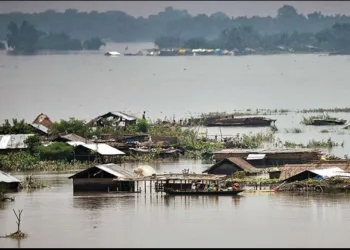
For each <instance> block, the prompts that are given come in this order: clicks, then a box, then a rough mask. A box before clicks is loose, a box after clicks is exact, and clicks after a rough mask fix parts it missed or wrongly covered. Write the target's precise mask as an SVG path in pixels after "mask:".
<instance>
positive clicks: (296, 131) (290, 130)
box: [285, 128, 303, 134]
mask: <svg viewBox="0 0 350 250" xmlns="http://www.w3.org/2000/svg"><path fill="white" fill-rule="evenodd" d="M285 131H286V133H295V134H299V133H302V132H303V131H302V130H301V129H300V128H292V129H285Z"/></svg>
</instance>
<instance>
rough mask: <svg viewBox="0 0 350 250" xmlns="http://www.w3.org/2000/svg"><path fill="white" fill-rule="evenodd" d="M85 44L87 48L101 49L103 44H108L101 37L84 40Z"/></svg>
mask: <svg viewBox="0 0 350 250" xmlns="http://www.w3.org/2000/svg"><path fill="white" fill-rule="evenodd" d="M83 46H84V49H86V50H99V49H100V47H101V46H106V44H105V43H104V42H102V41H101V39H100V38H98V37H93V38H91V39H89V40H86V41H84V43H83Z"/></svg>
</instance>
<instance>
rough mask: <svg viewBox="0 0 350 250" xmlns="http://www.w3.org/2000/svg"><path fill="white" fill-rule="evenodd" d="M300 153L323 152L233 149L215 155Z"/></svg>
mask: <svg viewBox="0 0 350 250" xmlns="http://www.w3.org/2000/svg"><path fill="white" fill-rule="evenodd" d="M300 152H319V153H320V152H321V151H320V150H318V149H309V148H296V149H294V148H293V149H288V148H281V149H239V148H238V149H232V148H226V149H222V150H219V151H216V152H214V154H228V153H248V154H262V153H264V154H274V153H300Z"/></svg>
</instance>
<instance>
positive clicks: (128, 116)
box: [110, 111, 137, 121]
mask: <svg viewBox="0 0 350 250" xmlns="http://www.w3.org/2000/svg"><path fill="white" fill-rule="evenodd" d="M110 113H111V114H113V115H116V116H120V117H122V118H123V119H125V120H128V121H134V120H136V119H137V118H136V117H134V116H132V115H128V114H125V113H123V112H120V111H112V112H110Z"/></svg>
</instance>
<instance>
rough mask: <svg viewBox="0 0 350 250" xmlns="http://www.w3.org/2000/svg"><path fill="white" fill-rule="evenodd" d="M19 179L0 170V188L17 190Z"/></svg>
mask: <svg viewBox="0 0 350 250" xmlns="http://www.w3.org/2000/svg"><path fill="white" fill-rule="evenodd" d="M20 183H21V181H20V180H18V179H17V178H15V177H13V176H11V175H10V174H8V173H5V172H3V171H1V170H0V190H18V188H19V184H20Z"/></svg>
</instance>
